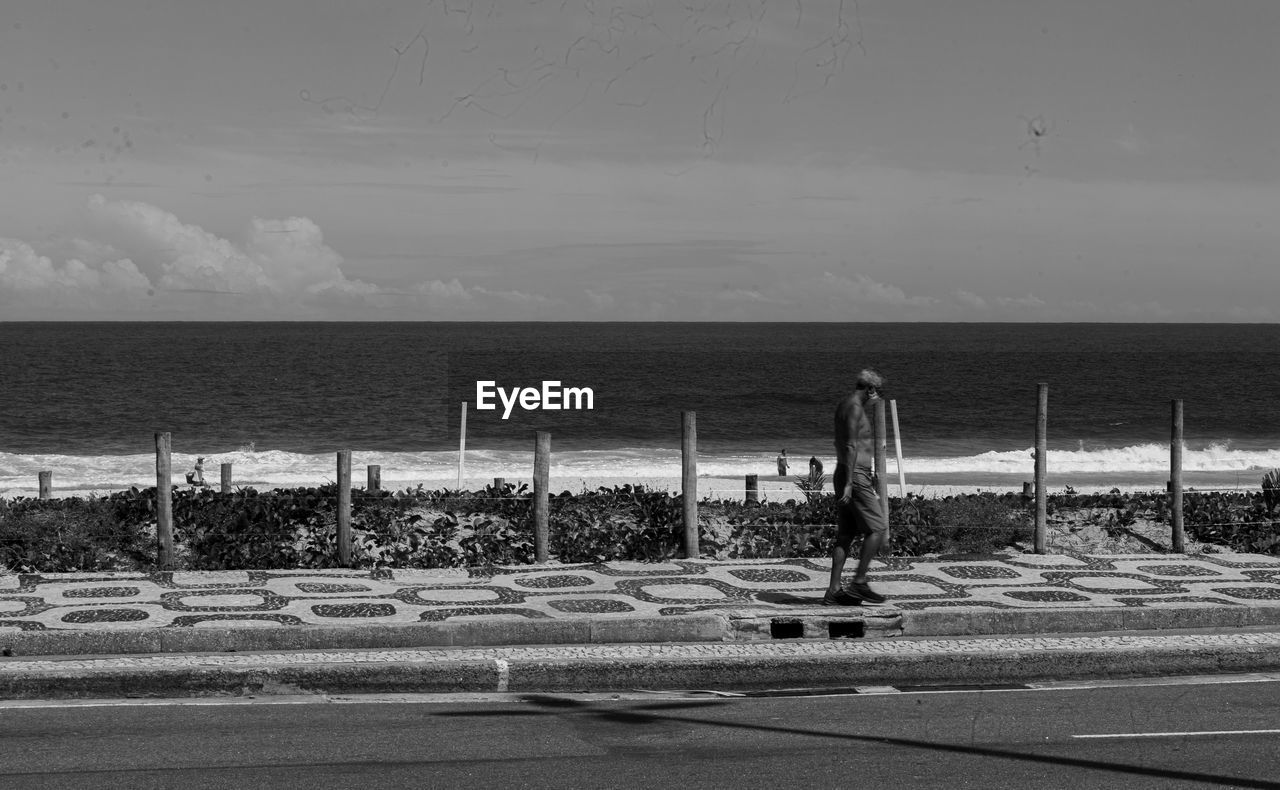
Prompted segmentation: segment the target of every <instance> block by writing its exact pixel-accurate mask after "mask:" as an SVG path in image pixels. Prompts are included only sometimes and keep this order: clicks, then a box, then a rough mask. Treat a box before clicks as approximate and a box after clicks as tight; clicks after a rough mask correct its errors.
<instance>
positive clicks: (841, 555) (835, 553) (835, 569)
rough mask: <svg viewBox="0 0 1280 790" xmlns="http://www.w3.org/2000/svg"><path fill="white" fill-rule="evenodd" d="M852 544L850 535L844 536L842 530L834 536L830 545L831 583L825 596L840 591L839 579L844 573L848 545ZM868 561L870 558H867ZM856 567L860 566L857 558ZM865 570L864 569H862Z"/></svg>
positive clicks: (860, 563)
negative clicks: (832, 544)
mask: <svg viewBox="0 0 1280 790" xmlns="http://www.w3.org/2000/svg"><path fill="white" fill-rule="evenodd" d="M852 544H853V538H852V536H846V534H844V531H843V530H841V534H840V536H839V537H838V538H836V543H835V545H834V546H832V547H831V583H830V584H828V585H827V596H828V597H831V596H833V595H835V594H836V593H837V592H839V591H840V584H841V579H840V577H841V576H842V575H843V574H844V562H845V560H847V559H848V558H849V547H850V546H851V545H852ZM868 562H870V560H868ZM858 567H859V568H861V567H862V562H861V560H859V562H858ZM864 572H865V571H864Z"/></svg>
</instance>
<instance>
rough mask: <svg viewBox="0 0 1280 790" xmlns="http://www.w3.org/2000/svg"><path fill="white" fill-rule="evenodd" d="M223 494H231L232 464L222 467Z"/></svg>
mask: <svg viewBox="0 0 1280 790" xmlns="http://www.w3.org/2000/svg"><path fill="white" fill-rule="evenodd" d="M222 493H224V494H230V493H231V464H230V463H225V464H223V465H222Z"/></svg>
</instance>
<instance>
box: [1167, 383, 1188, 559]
mask: <svg viewBox="0 0 1280 790" xmlns="http://www.w3.org/2000/svg"><path fill="white" fill-rule="evenodd" d="M1171 406H1172V407H1173V408H1172V412H1173V413H1172V415H1171V416H1172V420H1171V425H1170V431H1169V434H1170V436H1169V521H1170V523H1171V525H1172V527H1173V541H1172V542H1173V550H1174V552H1175V553H1178V554H1186V553H1187V546H1186V536H1185V535H1184V534H1183V532H1182V401H1181V400H1180V399H1179V400H1174V401H1172V402H1171Z"/></svg>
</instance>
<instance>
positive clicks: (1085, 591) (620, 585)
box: [0, 554, 1280, 636]
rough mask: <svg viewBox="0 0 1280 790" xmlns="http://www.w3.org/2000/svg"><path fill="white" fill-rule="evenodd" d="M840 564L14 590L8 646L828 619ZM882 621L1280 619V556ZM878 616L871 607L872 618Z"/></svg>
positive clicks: (1025, 572) (1056, 582) (1032, 559)
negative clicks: (419, 627)
mask: <svg viewBox="0 0 1280 790" xmlns="http://www.w3.org/2000/svg"><path fill="white" fill-rule="evenodd" d="M829 567H830V566H829V565H828V564H827V562H826V561H824V560H809V559H792V560H771V561H747V560H744V561H725V562H716V561H708V560H697V561H685V560H676V561H671V562H665V563H632V562H609V563H598V564H585V565H548V566H520V567H499V568H485V569H468V570H439V571H435V570H425V571H424V570H385V569H381V570H374V571H218V572H165V573H156V574H150V575H146V574H19V575H9V576H3V577H0V636H2V635H3V634H4V633H6V632H8V633H15V632H17V631H24V632H31V631H61V630H92V631H109V630H137V629H144V630H145V629H151V628H167V629H184V628H194V627H219V628H227V627H262V626H267V627H288V626H303V625H308V626H316V625H365V624H383V625H397V624H409V623H432V622H436V623H439V622H445V621H456V620H466V621H492V622H495V623H497V622H502V621H509V620H511V619H512V618H515V619H520V620H544V621H545V620H555V619H567V618H584V617H593V616H608V617H613V618H618V617H623V618H625V617H631V616H635V617H649V618H652V617H666V616H674V615H682V614H692V613H703V612H714V611H722V610H730V611H731V610H742V609H747V608H750V609H758V610H766V611H767V610H770V609H776V610H778V611H792V612H793V611H795V610H796V609H797V608H807V607H812V609H813V610H815V611H827V612H830V611H831V610H830V609H826V608H825V607H820V606H819V601H820V598H821V596H822V593H823V592H824V591H825V589H826V585H827V575H828V573H829ZM871 584H872V586H873V587H874V588H875V589H877V590H878V591H881V592H883V593H884V594H885V595H887V596H889V598H890V601H889V603H888V605H887V606H883V607H875V610H878V611H881V612H883V611H886V610H889V611H899V612H902V613H904V614H905V613H910V612H913V611H922V610H931V609H934V610H936V609H943V608H945V609H948V610H951V611H954V612H964V611H966V610H968V611H985V612H991V611H996V610H1007V611H1018V610H1023V611H1035V610H1044V609H1052V610H1057V611H1061V610H1063V609H1083V610H1098V609H1116V608H1122V609H1144V608H1199V609H1208V610H1217V609H1220V610H1224V611H1226V610H1240V609H1241V608H1245V609H1247V608H1250V607H1254V608H1261V607H1277V606H1280V557H1269V556H1262V555H1249V554H1216V555H1194V556H1184V555H1169V554H1164V555H1105V556H1103V555H1094V556H1086V555H1078V554H1054V555H1034V554H1021V555H1012V556H1002V557H990V558H983V559H951V558H948V559H937V558H891V559H889V560H887V561H877V562H876V563H875V564H873V566H872V573H871ZM866 608H867V609H868V610H871V607H866Z"/></svg>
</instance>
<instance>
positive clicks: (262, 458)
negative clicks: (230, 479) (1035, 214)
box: [0, 323, 1280, 495]
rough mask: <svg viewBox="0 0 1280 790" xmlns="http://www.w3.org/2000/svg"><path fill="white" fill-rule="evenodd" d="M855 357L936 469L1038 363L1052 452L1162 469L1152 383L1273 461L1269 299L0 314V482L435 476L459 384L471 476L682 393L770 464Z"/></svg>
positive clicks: (1017, 465)
mask: <svg viewBox="0 0 1280 790" xmlns="http://www.w3.org/2000/svg"><path fill="white" fill-rule="evenodd" d="M868 366H869V367H875V368H877V369H879V370H880V371H881V372H882V373H883V374H884V375H886V376H887V377H888V379H889V386H888V388H887V392H886V396H887V397H889V398H892V399H894V401H895V402H896V406H897V410H898V416H899V422H900V429H901V440H902V444H903V455H904V459H906V460H904V467H905V468H906V470H907V471H909V472H913V473H915V474H924V475H928V476H932V477H936V478H937V479H939V480H941V479H944V478H945V477H946V476H947V475H950V476H952V477H953V478H955V479H956V480H957V481H960V483H963V482H969V483H971V482H972V481H974V480H982V479H985V476H999V475H1020V474H1024V470H1025V469H1026V468H1028V466H1029V460H1028V450H1029V449H1030V448H1031V447H1032V446H1033V444H1034V436H1035V409H1036V385H1037V383H1038V382H1046V383H1048V385H1049V447H1050V450H1051V453H1050V459H1051V471H1057V472H1061V473H1064V474H1075V475H1079V476H1081V478H1082V479H1083V478H1085V477H1089V476H1098V475H1100V476H1102V477H1104V478H1105V476H1106V475H1112V476H1117V477H1123V476H1125V475H1133V474H1148V475H1150V474H1157V476H1158V473H1160V472H1161V471H1162V470H1167V467H1168V442H1169V437H1170V427H1169V426H1170V400H1171V399H1173V398H1179V399H1182V400H1183V401H1184V410H1185V438H1186V445H1187V455H1186V461H1185V462H1186V464H1187V468H1188V469H1189V470H1199V471H1204V472H1219V473H1237V474H1248V475H1252V473H1253V471H1255V470H1260V469H1264V468H1269V467H1272V466H1278V465H1280V326H1276V325H1239V324H1231V325H1210V324H1183V325H1179V324H830V323H821V324H791V323H789V324H726V323H715V324H687V323H678V324H675V323H618V324H596V323H0V495H4V494H5V493H6V492H12V491H13V490H15V489H18V488H21V489H23V490H25V489H26V488H30V487H31V486H32V485H33V482H32V481H34V478H35V472H36V470H38V469H41V468H44V469H48V468H55V469H56V470H58V471H56V472H55V476H56V480H57V481H58V483H59V485H60V486H66V487H96V486H103V487H113V486H117V485H125V484H129V483H130V481H132V480H134V479H135V478H137V477H138V476H139V475H141V479H142V480H144V481H145V480H146V479H147V475H148V474H150V480H152V481H154V461H153V460H152V459H153V453H154V433H155V432H156V431H170V432H171V433H172V435H173V446H174V453H175V462H174V463H175V469H178V468H180V467H179V464H180V463H190V462H191V461H193V460H194V457H195V455H196V454H197V453H199V454H202V455H205V456H208V457H209V459H210V460H207V461H206V467H207V468H208V467H210V466H211V465H212V468H213V470H214V473H215V476H216V463H217V461H218V460H219V459H222V460H234V462H235V463H236V464H237V468H239V469H242V470H245V471H246V472H247V473H248V474H250V476H251V477H254V478H255V479H256V480H258V481H259V482H271V483H274V484H291V483H295V482H304V481H313V480H315V479H317V478H324V477H326V476H327V477H328V478H332V474H326V473H327V471H328V470H329V469H330V467H331V466H332V453H333V451H335V450H338V449H351V450H353V451H355V452H356V453H357V454H362V455H363V457H364V458H367V459H369V460H367V462H368V463H379V462H380V463H382V464H383V465H384V468H385V469H388V470H392V469H394V470H398V471H400V472H401V473H402V476H403V477H404V478H405V479H426V480H431V479H440V480H447V479H449V477H450V475H454V474H456V465H457V451H458V443H459V429H460V426H459V420H460V416H461V404H462V402H463V401H467V402H468V403H469V405H468V414H467V434H466V440H467V449H468V455H467V464H468V470H469V474H471V473H473V474H475V475H476V476H477V477H484V476H486V475H490V474H492V475H502V474H508V475H510V476H512V477H519V476H521V475H523V476H527V475H528V472H527V471H526V470H525V467H526V466H527V459H528V457H529V455H530V453H531V450H532V446H533V436H534V432H535V431H539V430H542V431H549V432H551V434H552V443H553V450H554V452H555V463H556V464H557V466H556V467H553V473H554V472H555V471H557V470H559V471H561V472H563V473H564V474H571V473H572V474H579V475H583V476H596V477H600V476H622V477H627V476H635V477H651V476H663V475H676V476H678V475H679V454H678V448H679V446H680V413H681V411H682V410H692V411H695V412H696V414H697V426H698V442H699V450H700V453H701V455H702V458H701V460H700V466H699V469H700V471H701V472H702V473H704V474H724V475H728V476H733V475H740V474H741V473H742V472H743V471H744V470H745V471H747V472H752V471H757V470H759V471H760V472H762V473H764V472H769V471H770V470H771V468H772V465H773V464H772V459H773V457H774V455H776V454H777V452H778V450H779V449H780V448H782V447H786V448H788V453H789V455H790V456H791V457H792V458H793V459H796V461H797V462H798V463H799V465H801V466H803V463H804V462H805V461H807V459H808V458H809V456H810V455H815V454H816V455H818V456H819V457H820V458H822V459H823V460H824V463H827V464H828V465H830V464H831V463H832V457H833V451H832V447H831V437H830V433H831V420H832V410H833V406H834V403H835V400H836V399H837V398H838V397H839V396H840V395H841V394H843V393H844V392H846V391H848V390H849V389H851V387H852V383H853V380H854V377H855V376H856V375H857V372H858V370H859V369H860V368H862V367H868ZM480 380H492V381H495V382H496V383H497V385H498V386H501V387H504V388H511V387H516V386H521V387H524V386H534V387H539V386H541V383H542V382H543V381H549V380H558V381H560V382H562V384H563V386H566V387H569V386H573V387H589V388H591V389H592V391H593V396H594V397H593V405H594V408H593V409H592V410H591V411H526V410H524V409H522V408H520V407H519V406H516V407H515V408H514V410H513V411H512V414H511V416H510V418H509V419H506V420H504V419H502V407H501V405H500V404H499V408H498V409H497V410H495V411H480V410H477V408H476V405H477V404H476V382H477V381H480ZM890 453H891V455H892V442H891V450H890ZM187 456H190V458H188V457H187ZM364 462H366V461H365V460H363V459H361V460H358V461H357V463H364ZM148 464H150V466H148ZM386 474H387V473H384V477H385V476H386ZM1257 476H1260V475H1257ZM392 479H395V475H392ZM960 483H958V484H960Z"/></svg>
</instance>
